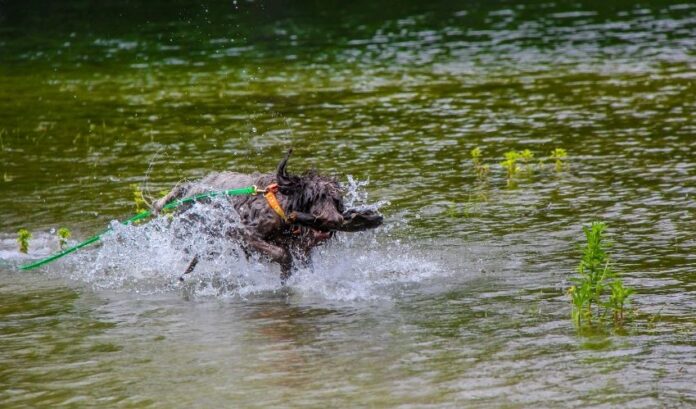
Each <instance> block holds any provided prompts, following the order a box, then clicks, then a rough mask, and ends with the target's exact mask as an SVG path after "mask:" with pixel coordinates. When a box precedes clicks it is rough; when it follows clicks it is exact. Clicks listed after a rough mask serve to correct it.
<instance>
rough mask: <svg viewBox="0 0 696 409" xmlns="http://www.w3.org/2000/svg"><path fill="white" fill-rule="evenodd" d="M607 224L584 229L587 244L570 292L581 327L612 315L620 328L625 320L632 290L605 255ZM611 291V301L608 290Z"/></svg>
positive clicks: (592, 225) (576, 322)
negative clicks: (624, 283) (607, 293)
mask: <svg viewBox="0 0 696 409" xmlns="http://www.w3.org/2000/svg"><path fill="white" fill-rule="evenodd" d="M606 227H607V226H606V224H605V223H604V222H592V223H591V224H590V225H589V226H584V227H583V231H584V233H585V238H586V240H587V243H586V244H585V246H584V247H583V249H582V250H583V255H582V259H581V260H580V264H579V265H578V274H579V275H580V276H579V277H577V278H575V279H573V281H574V282H575V285H574V286H572V287H571V288H570V289H569V290H568V294H569V295H570V298H571V302H572V304H573V311H572V319H573V322H574V323H575V325H576V326H577V327H578V328H581V327H583V326H592V325H593V320H595V319H598V320H601V319H603V318H604V317H605V316H606V315H607V313H609V312H611V314H612V317H613V321H614V325H615V326H616V327H621V326H622V325H623V323H624V319H625V312H624V311H625V304H626V300H627V299H628V297H629V296H630V295H631V294H632V293H633V290H632V289H630V288H626V287H624V285H623V282H622V281H621V279H620V278H619V277H617V276H616V273H615V272H614V271H613V269H612V268H611V267H610V262H609V256H608V255H607V252H606V247H607V246H606V243H605V241H604V232H605V230H606ZM607 289H609V290H610V294H609V296H608V299H607V297H606V295H605V292H606V290H607Z"/></svg>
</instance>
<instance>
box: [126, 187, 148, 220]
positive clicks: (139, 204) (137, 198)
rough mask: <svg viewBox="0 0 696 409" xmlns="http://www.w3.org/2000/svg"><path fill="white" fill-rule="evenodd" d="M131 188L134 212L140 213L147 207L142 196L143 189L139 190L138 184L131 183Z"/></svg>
mask: <svg viewBox="0 0 696 409" xmlns="http://www.w3.org/2000/svg"><path fill="white" fill-rule="evenodd" d="M130 187H131V190H132V191H133V202H134V204H135V212H136V213H141V212H144V211H145V210H147V209H148V207H149V206H148V205H147V201H146V200H145V196H143V191H142V190H140V186H138V185H137V184H135V183H133V184H131V185H130Z"/></svg>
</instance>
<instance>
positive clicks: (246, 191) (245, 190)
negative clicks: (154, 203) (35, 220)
mask: <svg viewBox="0 0 696 409" xmlns="http://www.w3.org/2000/svg"><path fill="white" fill-rule="evenodd" d="M257 193H263V191H262V190H259V189H258V188H257V187H256V186H255V185H252V186H247V187H242V188H239V189H230V190H222V191H218V192H209V193H202V194H200V195H196V196H191V197H187V198H184V199H177V200H174V201H171V202H169V203H167V204H166V205H164V206H163V207H162V210H170V209H174V208H176V207H179V206H181V205H183V204H186V203H191V202H195V201H197V200H200V199H208V198H211V197H216V196H223V195H224V196H243V195H255V194H257ZM150 216H152V212H151V211H149V210H145V211H143V212H140V213H138V214H136V215H135V216H133V217H131V218H130V219H128V220H124V221H122V222H121V224H126V225H128V224H131V223H133V222H137V221H138V220H142V219H145V218H147V217H150ZM111 230H112V229H111V227H109V228H108V229H106V230H104V231H102V232H101V233H99V234H97V235H95V236H92V237H90V238H88V239H87V240H85V241H83V242H82V243H78V244H76V245H74V246H72V247H69V248H67V249H65V250H62V251H59V252H58V253H55V254H52V255H50V256H48V257H46V258H44V259H41V260H38V261H35V262H33V263H31V264H25V265H23V266H21V267H19V269H20V270H31V269H33V268H36V267H41V266H43V265H45V264H48V263H50V262H52V261H55V260H58V259H59V258H61V257H63V256H67V255H68V254H70V253H72V252H74V251H77V250H79V249H81V248H82V247H86V246H89V245H90V244H92V243H95V242H97V241H99V240H101V238H102V236H103V235H105V234H106V233H109V232H110V231H111Z"/></svg>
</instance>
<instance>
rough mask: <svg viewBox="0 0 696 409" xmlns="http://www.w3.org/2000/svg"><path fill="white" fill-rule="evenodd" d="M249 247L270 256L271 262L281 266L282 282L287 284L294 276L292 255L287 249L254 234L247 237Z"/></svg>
mask: <svg viewBox="0 0 696 409" xmlns="http://www.w3.org/2000/svg"><path fill="white" fill-rule="evenodd" d="M245 238H246V242H247V243H248V244H249V246H250V247H251V248H252V249H254V250H256V251H258V252H259V253H261V254H264V255H266V256H268V257H269V258H270V259H271V261H275V262H276V263H278V264H280V281H281V282H282V283H283V284H285V282H286V281H287V279H288V278H290V275H291V274H292V255H291V254H290V251H289V250H288V249H287V248H283V247H281V246H277V245H275V244H271V243H269V242H267V241H265V240H263V239H260V238H258V237H256V236H254V235H252V234H246V235H245Z"/></svg>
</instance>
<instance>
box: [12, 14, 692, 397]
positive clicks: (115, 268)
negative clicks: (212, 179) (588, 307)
mask: <svg viewBox="0 0 696 409" xmlns="http://www.w3.org/2000/svg"><path fill="white" fill-rule="evenodd" d="M63 3H64V2H59V3H55V2H45V1H38V0H36V1H31V2H3V3H2V4H1V5H0V175H1V176H2V179H0V214H1V217H0V295H1V296H2V302H0V317H1V319H0V345H2V346H1V347H0V352H1V353H0V363H1V364H0V401H1V402H3V403H4V405H5V406H7V407H56V406H59V405H63V406H68V407H86V406H99V407H163V408H169V407H191V406H194V407H221V406H229V405H233V406H235V407H269V406H282V407H326V406H327V405H330V406H337V407H355V406H357V407H452V408H454V407H492V408H498V407H530V406H538V407H583V408H584V407H613V406H618V407H646V408H653V407H675V408H676V407H689V406H694V405H696V393H695V392H694V390H695V389H694V383H693V377H694V374H696V342H695V341H694V340H695V339H696V338H695V330H696V313H694V311H695V310H696V281H695V280H694V277H695V274H696V271H695V269H696V256H695V254H696V240H695V239H694V234H693V232H694V231H695V230H696V214H695V212H696V204H695V202H694V195H695V194H696V160H695V158H696V152H695V151H696V143H695V142H694V135H695V133H696V132H695V131H696V98H694V95H696V92H695V90H694V84H695V83H696V82H694V79H695V78H696V75H695V74H694V73H695V72H696V52H695V50H696V7H695V6H694V5H693V4H691V3H690V2H686V1H641V2H628V1H625V2H624V1H618V2H603V3H602V2H596V1H580V2H578V1H574V2H570V1H556V2H550V1H531V2H525V3H524V4H520V3H518V2H512V1H496V2H483V1H469V2H462V3H458V4H454V3H452V2H427V3H422V2H408V3H407V4H404V3H403V2H380V3H379V4H376V3H375V4H373V3H372V2H357V3H354V4H353V5H349V6H346V5H344V4H340V3H338V2H336V3H335V4H333V3H331V2H329V3H327V2H322V3H315V2H299V3H297V2H293V4H292V5H290V4H287V3H284V2H263V3H249V2H241V1H239V2H219V3H218V4H203V3H201V2H192V1H183V0H182V1H176V2H158V1H154V2H153V1H151V2H146V3H145V4H122V3H121V2H116V1H113V2H112V1H107V2H99V4H91V3H90V2H70V3H69V4H63ZM291 146H292V147H294V149H295V156H294V157H293V159H291V162H290V169H291V171H296V172H300V171H302V170H304V169H307V168H311V167H315V168H317V169H319V170H321V171H323V172H325V173H329V174H335V175H337V176H338V177H339V179H340V180H342V181H343V182H344V183H345V184H346V185H350V184H351V182H349V178H348V176H349V175H351V176H352V178H353V179H350V180H353V181H361V182H366V181H369V183H367V184H361V185H360V187H357V186H356V185H355V184H353V187H352V189H351V192H352V193H351V195H357V196H364V195H367V198H365V197H355V196H351V197H354V198H356V200H363V201H366V202H369V203H380V204H381V207H380V208H381V211H382V212H383V213H384V214H385V216H386V223H385V226H384V227H383V228H381V229H379V230H377V231H375V232H368V233H361V234H356V235H344V236H342V237H340V238H339V240H337V241H336V242H334V243H332V244H331V245H329V246H326V247H324V248H321V249H319V250H318V251H317V254H316V255H315V257H314V262H313V265H312V266H311V268H308V269H303V270H301V271H299V272H298V273H297V274H296V275H295V277H294V278H293V279H292V281H291V282H290V283H289V285H288V287H287V288H282V287H281V286H280V285H279V282H278V280H277V268H276V267H274V266H269V265H267V264H265V263H263V262H259V261H258V260H254V259H252V260H245V259H242V260H239V259H237V258H236V257H235V256H234V249H235V244H234V243H206V242H205V241H204V239H203V238H201V237H195V238H193V239H191V241H190V242H188V243H186V244H187V245H192V246H202V247H205V246H210V247H209V248H210V249H211V250H215V251H217V252H219V253H220V256H219V257H217V258H214V259H212V260H209V261H207V262H204V263H203V264H202V266H201V268H199V269H198V270H197V272H196V273H195V275H194V276H192V277H191V279H190V280H187V281H186V283H184V284H180V283H179V282H178V280H177V277H178V274H179V273H180V272H181V271H182V270H183V268H185V265H186V262H187V260H186V258H185V256H184V255H183V254H182V253H181V252H180V251H178V250H177V248H176V246H173V245H172V244H171V243H170V242H169V241H168V239H167V236H166V234H164V233H162V232H160V231H158V230H157V226H158V225H157V223H155V224H152V225H149V226H139V227H129V228H121V229H119V231H118V234H116V235H113V236H110V237H109V238H107V239H106V240H105V242H104V243H103V245H102V246H100V247H96V248H92V249H89V250H85V251H84V252H81V253H78V254H75V255H73V256H70V257H69V258H66V259H65V260H63V261H61V262H58V263H56V264H53V265H51V266H50V267H47V268H45V269H43V270H40V271H32V272H21V273H20V272H19V271H17V270H16V266H17V265H19V264H21V263H24V262H26V261H27V260H30V259H35V258H39V257H42V256H45V255H47V254H48V253H50V252H51V251H53V250H55V249H56V248H57V246H58V243H57V240H56V239H55V237H54V234H53V233H52V229H57V228H58V227H61V226H66V227H69V228H70V229H71V230H72V231H73V234H74V238H75V239H84V238H86V237H88V236H90V235H91V234H93V233H94V232H96V231H98V230H100V229H102V228H103V227H105V226H106V225H108V224H109V223H110V222H111V221H112V220H114V219H124V218H126V217H128V216H130V215H131V214H132V213H133V211H134V209H133V204H132V188H131V186H130V185H131V184H137V185H139V186H140V187H141V188H142V189H143V190H144V191H146V192H147V193H148V195H150V196H151V197H158V196H159V195H160V192H161V191H163V190H166V189H169V188H171V186H173V185H174V184H175V183H177V182H178V181H180V180H182V179H193V178H197V177H200V176H202V175H204V174H206V173H207V172H210V171H212V170H225V169H232V170H238V171H244V172H251V171H271V170H272V169H273V168H274V167H275V165H276V164H277V162H278V160H279V159H280V158H281V156H282V154H283V152H284V151H285V150H286V149H287V148H288V147H291ZM477 146H478V147H480V148H482V150H483V158H484V162H485V163H486V164H488V165H490V169H491V170H490V174H489V176H488V177H487V178H485V179H484V180H481V179H479V178H477V177H476V174H475V172H474V169H473V166H472V163H471V161H470V159H469V151H470V150H471V149H472V148H474V147H477ZM554 148H564V149H566V150H567V151H568V153H569V157H568V158H567V161H566V164H565V167H564V168H563V170H562V171H560V172H557V171H555V169H554V164H553V161H551V160H549V159H548V156H549V153H550V151H551V150H552V149H554ZM513 149H515V150H522V149H530V150H531V151H533V152H534V153H535V155H536V158H535V160H534V161H533V166H532V167H530V170H529V171H524V172H522V173H521V174H520V175H519V176H518V177H517V178H516V179H515V181H514V183H512V184H510V183H508V182H507V180H506V176H505V172H504V171H503V169H502V168H501V166H500V165H499V163H500V162H501V161H502V156H503V153H504V152H506V151H508V150H513ZM539 160H541V162H539ZM592 220H604V221H606V222H607V224H608V225H609V233H610V240H611V242H612V244H613V245H612V247H611V249H610V254H611V256H612V259H613V261H614V267H615V269H616V270H617V271H619V272H620V274H621V275H622V276H623V277H624V281H625V282H626V283H627V284H628V285H630V286H633V287H634V288H636V290H637V294H636V295H635V296H634V302H633V306H632V307H633V308H635V312H634V315H635V319H634V321H633V322H632V323H631V324H629V325H628V326H627V327H626V329H625V331H619V332H618V333H617V332H614V331H608V332H607V333H606V334H603V335H596V336H582V335H579V334H578V333H577V332H576V331H575V329H574V328H573V326H572V324H571V322H570V319H569V316H570V305H569V302H568V298H567V296H566V295H565V290H566V289H567V287H568V286H569V281H568V280H569V278H570V277H571V276H572V275H573V272H574V268H575V266H576V265H577V263H578V260H579V253H580V251H579V246H580V245H581V242H582V230H581V227H582V225H583V224H586V223H588V222H590V221H592ZM161 222H162V221H160V222H159V223H161ZM20 227H26V228H28V229H30V230H31V231H32V232H33V233H34V240H33V241H32V247H31V248H30V253H29V255H21V254H20V253H18V252H17V251H16V244H15V242H14V240H15V232H16V231H17V229H18V228H20Z"/></svg>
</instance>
